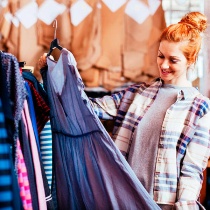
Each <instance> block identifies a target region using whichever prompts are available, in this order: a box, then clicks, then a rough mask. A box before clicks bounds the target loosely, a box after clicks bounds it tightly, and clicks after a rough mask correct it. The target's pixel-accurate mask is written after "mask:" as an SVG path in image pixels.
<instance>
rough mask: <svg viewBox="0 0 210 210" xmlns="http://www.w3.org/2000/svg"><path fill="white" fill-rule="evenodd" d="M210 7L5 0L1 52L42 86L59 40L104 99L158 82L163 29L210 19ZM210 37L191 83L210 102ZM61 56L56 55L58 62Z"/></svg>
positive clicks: (157, 1)
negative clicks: (42, 60) (42, 68)
mask: <svg viewBox="0 0 210 210" xmlns="http://www.w3.org/2000/svg"><path fill="white" fill-rule="evenodd" d="M209 4H210V3H209V0H162V1H161V0H68V1H67V0H57V1H55V0H37V1H32V0H21V1H20V0H0V12H1V13H0V14H1V15H0V40H1V42H0V49H1V50H2V51H6V52H10V53H12V54H13V55H15V56H16V57H17V59H18V60H19V61H20V62H21V61H25V63H26V66H27V67H28V66H29V67H30V68H31V69H33V71H34V75H35V76H36V77H37V79H38V80H40V81H41V76H40V74H39V69H38V68H37V61H38V59H39V57H40V56H41V55H42V54H43V53H45V52H48V51H49V48H50V43H51V41H52V40H53V39H54V38H57V39H58V40H59V43H60V45H61V46H62V47H65V48H67V49H68V50H70V51H71V52H72V53H73V54H74V56H75V58H76V61H77V64H78V69H79V71H80V73H81V76H82V78H83V81H84V83H85V85H86V90H87V91H88V92H89V93H90V94H93V95H97V96H98V95H99V96H100V95H103V94H107V92H113V91H117V90H119V89H121V88H123V87H125V86H126V85H128V84H130V83H133V82H139V81H146V82H147V81H148V82H149V81H151V80H153V79H154V78H156V77H158V71H157V66H156V55H157V48H158V38H159V35H160V33H161V31H162V29H163V28H164V27H165V26H166V25H169V24H171V23H177V22H178V21H179V20H180V19H181V17H183V15H184V14H186V13H187V12H190V11H200V12H204V13H205V14H206V15H207V16H208V17H210V5H209ZM209 19H210V18H209ZM55 21H56V23H57V27H56V24H55ZM209 31H210V28H209V29H207V31H206V34H205V35H204V36H205V38H204V42H205V43H204V45H203V48H202V50H201V53H200V55H199V59H198V62H197V65H196V67H195V69H194V72H193V74H192V75H191V76H190V78H189V79H190V80H191V81H192V82H193V83H194V85H196V86H198V87H199V88H200V90H201V92H202V93H204V94H205V95H208V96H209V95H210V93H209V87H208V86H209V85H208V80H209V65H210V64H209V62H210V61H209V60H210V59H209V58H208V55H209V46H210V44H209V34H210V33H209ZM59 53H60V52H59V51H57V50H55V51H53V54H52V55H53V56H54V58H55V59H58V57H59Z"/></svg>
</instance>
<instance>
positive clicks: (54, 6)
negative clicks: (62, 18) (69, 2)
mask: <svg viewBox="0 0 210 210" xmlns="http://www.w3.org/2000/svg"><path fill="white" fill-rule="evenodd" d="M65 9H66V6H65V5H64V4H59V3H57V2H56V1H54V0H46V1H44V3H42V5H41V6H40V7H39V12H38V18H39V19H40V20H42V21H43V22H44V23H46V24H47V25H50V24H52V22H53V21H54V20H55V19H56V17H57V16H58V15H60V14H62V13H63V12H64V11H65Z"/></svg>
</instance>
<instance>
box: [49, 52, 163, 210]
mask: <svg viewBox="0 0 210 210" xmlns="http://www.w3.org/2000/svg"><path fill="white" fill-rule="evenodd" d="M72 59H74V58H73V55H72V54H71V53H70V52H69V51H68V50H66V49H63V50H62V51H61V55H60V58H59V60H58V61H57V62H55V61H53V60H50V58H48V71H47V72H46V81H45V82H46V87H47V93H48V97H49V103H50V109H51V110H50V115H51V126H52V135H53V164H54V171H55V178H56V191H57V204H58V209H61V210H71V209H79V210H80V209H90V210H94V209H98V210H99V209H100V210H103V209H104V210H110V209H114V210H117V209H119V210H137V209H138V210H139V209H140V210H141V209H142V210H147V209H151V210H155V209H160V208H159V207H158V206H157V205H156V203H155V202H154V201H153V200H152V198H151V197H150V195H149V194H148V193H147V191H146V190H145V189H144V187H143V186H142V184H141V183H140V181H139V180H138V178H137V177H136V175H135V174H134V172H133V171H132V169H131V168H130V166H129V164H128V163H127V161H126V160H125V158H124V157H123V156H122V154H121V152H120V151H119V149H118V148H117V147H116V146H115V144H114V142H113V140H112V139H111V138H110V136H109V134H108V133H107V132H106V130H105V128H104V127H103V125H102V124H101V122H100V120H99V119H98V117H97V116H96V114H95V113H94V111H93V109H92V107H91V105H90V103H89V99H88V97H87V96H86V94H85V92H84V90H83V89H84V85H83V83H82V80H81V78H80V75H79V73H78V70H77V68H76V66H75V65H72ZM56 71H57V73H56ZM53 75H54V76H53ZM55 77H56V78H55ZM56 81H59V82H56Z"/></svg>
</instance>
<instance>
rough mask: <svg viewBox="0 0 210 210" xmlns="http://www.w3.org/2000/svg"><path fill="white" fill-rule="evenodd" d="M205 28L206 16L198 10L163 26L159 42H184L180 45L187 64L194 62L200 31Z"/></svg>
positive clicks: (198, 47)
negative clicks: (176, 21)
mask: <svg viewBox="0 0 210 210" xmlns="http://www.w3.org/2000/svg"><path fill="white" fill-rule="evenodd" d="M206 28H207V18H206V16H205V15H204V14H202V13H200V12H190V13H188V14H186V15H185V16H184V17H183V18H182V19H181V21H180V22H178V23H177V24H172V25H170V26H168V27H167V28H165V30H164V31H163V32H162V34H161V36H160V42H161V41H163V40H167V41H169V42H186V44H185V45H184V46H183V47H182V51H183V54H184V56H185V57H186V59H187V61H188V63H189V64H192V63H195V62H196V60H197V57H198V53H199V51H200V48H201V41H202V37H201V34H200V33H201V32H204V31H205V29H206Z"/></svg>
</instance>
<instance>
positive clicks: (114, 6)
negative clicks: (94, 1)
mask: <svg viewBox="0 0 210 210" xmlns="http://www.w3.org/2000/svg"><path fill="white" fill-rule="evenodd" d="M102 1H103V2H104V4H106V6H107V7H108V8H109V9H110V10H111V11H112V12H116V11H117V10H118V9H119V8H120V7H121V6H122V5H123V4H125V3H126V0H117V1H113V0H102Z"/></svg>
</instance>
